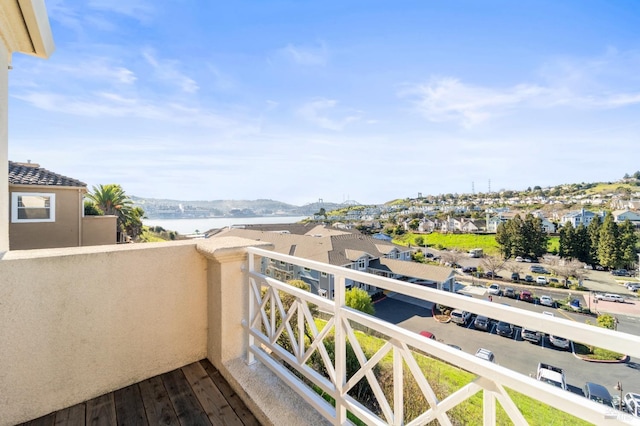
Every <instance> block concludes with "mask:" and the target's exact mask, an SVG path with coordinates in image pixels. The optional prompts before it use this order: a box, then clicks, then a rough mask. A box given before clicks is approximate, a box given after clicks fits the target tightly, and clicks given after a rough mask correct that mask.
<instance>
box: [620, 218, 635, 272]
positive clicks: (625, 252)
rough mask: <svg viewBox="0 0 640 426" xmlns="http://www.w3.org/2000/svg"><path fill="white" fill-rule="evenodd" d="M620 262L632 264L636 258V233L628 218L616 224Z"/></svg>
mask: <svg viewBox="0 0 640 426" xmlns="http://www.w3.org/2000/svg"><path fill="white" fill-rule="evenodd" d="M618 239H619V244H618V247H619V254H620V264H621V265H625V266H627V265H630V264H634V263H635V262H636V261H637V259H638V254H637V252H636V244H638V234H637V233H636V230H635V228H634V226H633V224H632V223H631V222H630V221H629V220H625V221H624V222H622V224H620V225H619V226H618Z"/></svg>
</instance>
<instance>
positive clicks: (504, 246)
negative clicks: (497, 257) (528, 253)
mask: <svg viewBox="0 0 640 426" xmlns="http://www.w3.org/2000/svg"><path fill="white" fill-rule="evenodd" d="M495 238H496V243H498V245H499V246H500V253H502V257H504V258H505V259H508V258H510V257H511V255H512V254H513V252H512V250H513V243H512V241H511V235H510V234H509V229H508V228H507V225H506V223H500V224H499V225H498V228H497V229H496V237H495Z"/></svg>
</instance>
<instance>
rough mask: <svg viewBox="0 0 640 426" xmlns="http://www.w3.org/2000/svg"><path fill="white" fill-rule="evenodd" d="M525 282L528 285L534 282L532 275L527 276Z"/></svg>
mask: <svg viewBox="0 0 640 426" xmlns="http://www.w3.org/2000/svg"><path fill="white" fill-rule="evenodd" d="M524 280H525V281H526V282H528V283H532V282H533V277H532V276H531V275H525V276H524Z"/></svg>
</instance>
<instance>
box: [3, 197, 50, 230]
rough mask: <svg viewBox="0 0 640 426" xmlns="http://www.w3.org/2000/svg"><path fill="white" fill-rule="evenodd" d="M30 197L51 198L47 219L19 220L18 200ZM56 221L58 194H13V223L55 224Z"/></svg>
mask: <svg viewBox="0 0 640 426" xmlns="http://www.w3.org/2000/svg"><path fill="white" fill-rule="evenodd" d="M24 196H30V197H48V198H49V217H48V218H46V219H20V218H18V198H19V197H24ZM55 221H56V194H54V193H51V192H12V193H11V223H38V222H55Z"/></svg>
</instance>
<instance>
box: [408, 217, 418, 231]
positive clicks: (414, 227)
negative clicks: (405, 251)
mask: <svg viewBox="0 0 640 426" xmlns="http://www.w3.org/2000/svg"><path fill="white" fill-rule="evenodd" d="M419 227H420V220H419V219H412V220H411V222H409V228H410V229H411V230H413V231H415V230H417V229H418V228H419Z"/></svg>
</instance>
